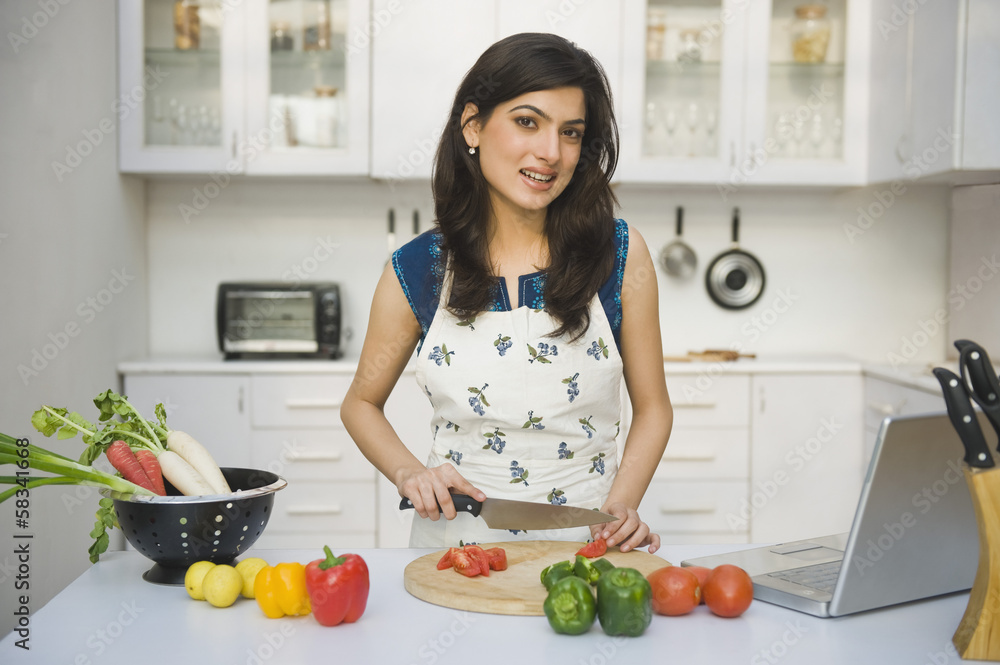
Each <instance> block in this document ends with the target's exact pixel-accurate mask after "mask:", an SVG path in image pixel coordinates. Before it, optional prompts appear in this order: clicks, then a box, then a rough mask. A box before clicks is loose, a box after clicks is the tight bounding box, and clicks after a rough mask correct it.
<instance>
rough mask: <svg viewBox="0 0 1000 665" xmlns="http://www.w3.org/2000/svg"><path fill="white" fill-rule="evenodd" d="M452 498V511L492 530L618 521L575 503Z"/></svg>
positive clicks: (403, 506)
mask: <svg viewBox="0 0 1000 665" xmlns="http://www.w3.org/2000/svg"><path fill="white" fill-rule="evenodd" d="M451 500H452V502H453V503H454V504H455V510H457V511H458V512H460V513H461V512H466V513H469V514H470V515H472V516H474V517H481V518H483V520H484V521H485V522H486V525H487V526H488V527H490V528H491V529H514V530H525V531H529V530H536V529H568V528H570V527H575V526H590V525H591V524H603V523H604V522H617V521H618V518H617V517H615V516H614V515H608V514H607V513H602V512H600V511H597V510H588V509H587V508H577V507H575V506H553V505H551V504H548V503H534V502H532V501H514V500H511V499H490V498H487V499H486V500H485V501H482V502H480V501H476V500H475V499H473V498H472V497H471V496H468V495H465V494H452V495H451ZM408 508H413V503H411V502H410V500H409V499H406V498H404V499H403V500H402V501H400V502H399V509H400V510H406V509H408Z"/></svg>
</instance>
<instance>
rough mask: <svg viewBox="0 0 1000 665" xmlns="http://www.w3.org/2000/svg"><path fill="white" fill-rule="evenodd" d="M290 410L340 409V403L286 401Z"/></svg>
mask: <svg viewBox="0 0 1000 665" xmlns="http://www.w3.org/2000/svg"><path fill="white" fill-rule="evenodd" d="M285 406H287V407H288V408H289V409H339V408H340V402H339V401H337V400H333V399H286V400H285Z"/></svg>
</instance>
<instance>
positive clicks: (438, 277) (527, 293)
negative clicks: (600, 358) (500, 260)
mask: <svg viewBox="0 0 1000 665" xmlns="http://www.w3.org/2000/svg"><path fill="white" fill-rule="evenodd" d="M441 240H442V236H441V233H440V232H437V231H425V232H424V233H422V234H420V235H419V236H417V237H416V238H414V239H413V240H411V241H410V242H408V243H406V244H405V245H403V246H402V247H400V248H399V249H397V250H396V251H395V252H393V254H392V267H393V268H394V269H395V271H396V278H397V279H398V280H399V284H400V286H402V287H403V293H404V294H406V301H407V302H408V303H410V309H411V310H413V314H414V316H416V317H417V321H418V322H419V323H420V344H419V345H418V347H417V349H418V350H419V348H420V346H421V345H423V343H424V337H425V336H426V335H427V330H428V328H430V325H431V321H432V320H433V319H434V313H435V312H436V311H437V308H438V304H439V302H440V301H441V285H442V284H443V283H444V271H445V262H444V258H443V257H442V255H441ZM614 243H615V265H614V270H612V271H611V276H610V277H608V280H607V281H606V282H604V284H603V285H602V286H601V288H600V289H599V290H598V292H597V294H598V297H599V298H600V300H601V304H602V305H603V306H604V312H605V314H607V316H608V322H609V323H610V324H611V330H612V332H614V335H615V344H616V345H617V346H618V348H619V349H620V348H621V339H620V338H621V327H622V279H623V277H624V276H625V258H626V256H627V255H628V224H626V223H625V222H624V221H623V220H621V219H617V220H615V236H614ZM493 290H494V298H493V302H492V303H490V306H489V310H490V311H493V312H509V311H510V310H511V309H513V305H512V301H511V297H510V294H509V293H508V292H507V286H506V282H505V281H504V280H502V279H500V278H499V277H498V278H497V279H496V284H495V285H494V289H493ZM517 306H518V307H531V308H534V309H544V308H545V275H544V273H542V272H534V273H531V274H529V275H521V276H520V277H519V278H518V280H517Z"/></svg>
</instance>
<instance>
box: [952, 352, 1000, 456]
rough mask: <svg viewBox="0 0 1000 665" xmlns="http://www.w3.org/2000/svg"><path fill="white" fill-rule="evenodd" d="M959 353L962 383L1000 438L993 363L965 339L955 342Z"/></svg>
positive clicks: (999, 393)
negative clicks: (964, 383)
mask: <svg viewBox="0 0 1000 665" xmlns="http://www.w3.org/2000/svg"><path fill="white" fill-rule="evenodd" d="M955 348H957V349H958V351H959V354H960V355H959V361H958V364H959V367H960V368H961V372H962V381H964V382H967V383H966V388H969V396H970V397H972V399H974V400H975V401H976V404H978V405H979V406H980V408H982V410H983V413H985V414H986V417H987V419H988V420H989V421H990V424H991V425H993V429H994V430H996V432H997V436H998V437H1000V381H998V380H997V376H996V375H995V374H994V373H993V363H992V362H991V361H990V356H989V354H988V353H986V350H985V349H984V348H983V347H981V346H979V345H978V344H976V343H975V342H972V341H970V340H967V339H960V340H957V341H956V342H955Z"/></svg>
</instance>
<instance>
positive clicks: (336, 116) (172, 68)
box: [101, 0, 373, 214]
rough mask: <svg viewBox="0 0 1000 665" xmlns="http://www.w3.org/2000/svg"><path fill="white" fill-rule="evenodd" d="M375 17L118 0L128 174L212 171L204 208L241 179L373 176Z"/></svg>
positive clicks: (294, 3) (295, 8) (335, 6)
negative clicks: (371, 71) (370, 168)
mask: <svg viewBox="0 0 1000 665" xmlns="http://www.w3.org/2000/svg"><path fill="white" fill-rule="evenodd" d="M369 14H370V12H369V3H368V0H269V1H268V0H248V1H247V2H243V3H232V2H228V1H225V0H199V2H178V3H176V4H175V2H174V0H142V1H141V2H140V1H136V0H119V3H118V22H119V29H118V35H119V37H118V38H119V53H118V57H119V88H120V93H121V94H120V100H119V104H117V105H116V109H115V111H116V113H117V114H118V121H119V127H118V131H119V170H121V171H122V172H126V173H147V174H156V173H200V174H206V175H208V174H211V175H212V178H211V180H209V181H208V182H206V185H205V186H204V187H203V188H200V189H198V190H196V192H199V193H200V194H201V197H200V198H199V197H198V196H197V194H196V195H195V197H194V199H193V201H192V202H191V203H190V207H191V208H193V209H194V210H200V209H202V208H203V207H204V206H205V205H207V203H208V201H210V200H211V199H213V198H215V196H218V192H219V190H220V189H221V188H224V187H225V186H226V185H227V184H228V182H229V178H230V176H232V175H236V174H244V173H245V174H251V175H253V174H257V175H364V174H367V172H368V135H369V131H368V119H369V113H368V103H369V83H370V77H369V57H370V49H369V44H370V35H371V32H372V30H373V27H372V23H370V21H369V18H370V16H369ZM282 36H283V37H282ZM272 40H274V42H273V43H274V44H275V48H272V46H271V44H272ZM288 40H290V41H288ZM284 45H287V46H289V48H288V49H287V50H285V49H284V48H282V46H284ZM313 47H315V48H313ZM101 129H102V131H104V128H103V127H102V128H101ZM109 131H110V130H109ZM192 214H194V213H192Z"/></svg>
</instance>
